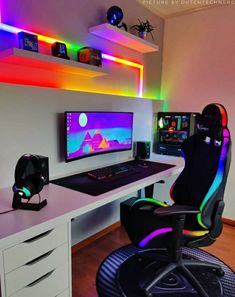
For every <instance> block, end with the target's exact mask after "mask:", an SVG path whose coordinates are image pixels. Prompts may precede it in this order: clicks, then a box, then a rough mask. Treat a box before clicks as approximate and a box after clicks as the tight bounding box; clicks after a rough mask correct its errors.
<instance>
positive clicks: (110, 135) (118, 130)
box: [65, 111, 133, 162]
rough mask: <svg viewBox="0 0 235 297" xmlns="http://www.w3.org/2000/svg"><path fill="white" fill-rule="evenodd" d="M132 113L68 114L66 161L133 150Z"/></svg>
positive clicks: (72, 112)
mask: <svg viewBox="0 0 235 297" xmlns="http://www.w3.org/2000/svg"><path fill="white" fill-rule="evenodd" d="M132 131H133V113H132V112H90V111H89V112H74V111H71V112H68V111H67V112H65V161H66V162H70V161H73V160H77V159H80V158H84V157H89V156H93V155H97V154H103V153H108V152H117V151H125V150H131V149H132Z"/></svg>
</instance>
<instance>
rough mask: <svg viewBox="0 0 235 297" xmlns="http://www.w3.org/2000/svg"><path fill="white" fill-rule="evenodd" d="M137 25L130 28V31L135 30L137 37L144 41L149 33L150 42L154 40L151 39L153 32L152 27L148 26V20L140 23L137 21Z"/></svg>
mask: <svg viewBox="0 0 235 297" xmlns="http://www.w3.org/2000/svg"><path fill="white" fill-rule="evenodd" d="M138 21H139V24H137V25H134V26H131V28H132V29H135V30H136V31H137V32H138V36H139V37H140V38H142V39H146V38H147V35H148V33H150V35H151V37H152V40H154V38H153V34H152V31H153V30H154V27H153V26H152V25H151V24H150V22H149V21H148V20H146V21H145V22H143V21H141V20H140V19H138Z"/></svg>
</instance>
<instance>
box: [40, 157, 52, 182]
mask: <svg viewBox="0 0 235 297" xmlns="http://www.w3.org/2000/svg"><path fill="white" fill-rule="evenodd" d="M37 157H38V158H39V161H40V163H41V175H42V178H43V185H47V184H49V158H48V157H44V156H40V155H37Z"/></svg>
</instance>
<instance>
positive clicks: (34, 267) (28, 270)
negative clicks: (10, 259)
mask: <svg viewBox="0 0 235 297" xmlns="http://www.w3.org/2000/svg"><path fill="white" fill-rule="evenodd" d="M68 257H69V255H68V244H67V243H66V244H63V245H61V246H59V247H57V248H55V249H54V250H52V251H50V252H48V253H46V254H44V255H42V256H40V257H39V258H36V259H35V260H33V261H31V262H29V263H26V264H25V265H23V266H21V267H19V268H17V269H15V270H13V271H11V272H9V273H7V274H6V276H5V284H6V293H7V295H8V296H10V295H12V294H13V293H15V292H16V291H18V290H20V289H22V288H24V287H26V286H27V285H29V284H30V283H32V282H34V281H35V280H36V279H38V278H40V277H42V276H44V275H45V274H47V272H48V271H52V270H54V269H56V268H58V267H60V266H61V265H63V264H64V263H65V262H68V259H69V258H68Z"/></svg>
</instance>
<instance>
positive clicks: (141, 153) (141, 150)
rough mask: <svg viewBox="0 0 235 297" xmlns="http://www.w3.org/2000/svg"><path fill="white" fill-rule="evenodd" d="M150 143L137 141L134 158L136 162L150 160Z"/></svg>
mask: <svg viewBox="0 0 235 297" xmlns="http://www.w3.org/2000/svg"><path fill="white" fill-rule="evenodd" d="M150 147H151V142H150V141H137V142H136V156H135V158H136V159H137V160H141V159H149V158H150Z"/></svg>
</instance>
